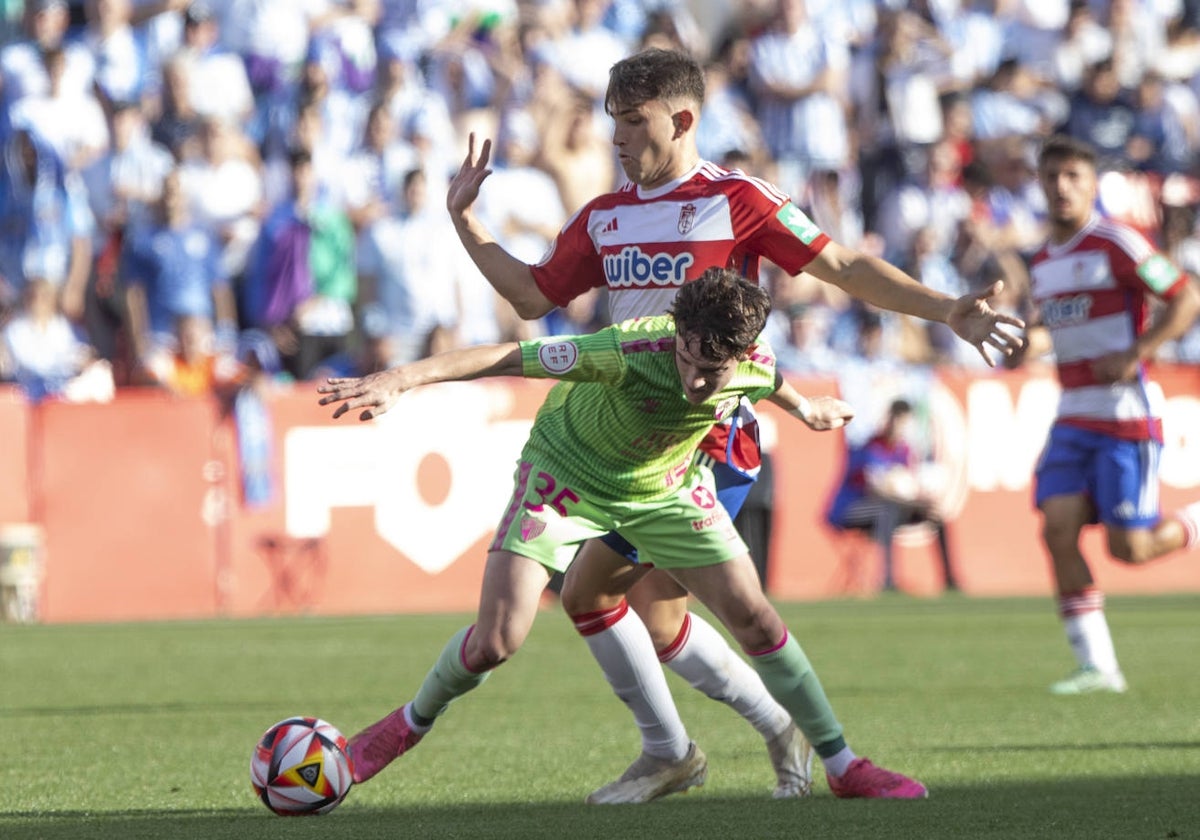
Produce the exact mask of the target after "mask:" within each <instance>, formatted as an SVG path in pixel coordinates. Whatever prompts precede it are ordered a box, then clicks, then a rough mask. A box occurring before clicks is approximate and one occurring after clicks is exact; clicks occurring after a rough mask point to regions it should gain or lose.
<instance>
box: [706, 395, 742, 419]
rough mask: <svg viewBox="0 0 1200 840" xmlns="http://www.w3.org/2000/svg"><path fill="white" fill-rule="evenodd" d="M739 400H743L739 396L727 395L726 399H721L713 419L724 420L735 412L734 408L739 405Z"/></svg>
mask: <svg viewBox="0 0 1200 840" xmlns="http://www.w3.org/2000/svg"><path fill="white" fill-rule="evenodd" d="M739 402H741V400H739V399H738V398H737V397H726V398H725V399H723V400H721V401H720V402H719V403H717V410H716V411H714V412H713V419H714V420H724V419H725V418H726V417H728V416H729V415H730V414H732V413H733V410H734V409H735V408H737V407H738V403H739Z"/></svg>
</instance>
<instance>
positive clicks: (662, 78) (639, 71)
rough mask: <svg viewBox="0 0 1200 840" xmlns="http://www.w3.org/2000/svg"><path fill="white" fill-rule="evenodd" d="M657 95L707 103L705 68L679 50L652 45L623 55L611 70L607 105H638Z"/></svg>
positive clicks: (607, 106)
mask: <svg viewBox="0 0 1200 840" xmlns="http://www.w3.org/2000/svg"><path fill="white" fill-rule="evenodd" d="M656 99H663V100H665V99H691V100H694V101H695V102H696V104H697V105H703V104H704V71H703V70H702V69H701V68H700V64H699V63H698V62H697V61H696V59H694V58H692V57H691V56H690V55H688V54H687V53H684V52H679V51H678V50H663V49H658V48H654V49H649V50H643V51H642V52H639V53H635V54H634V55H631V56H629V57H628V58H623V59H621V60H620V61H618V62H617V63H616V64H614V65H613V66H612V67H611V68H610V69H609V71H608V90H607V91H605V93H604V108H605V110H607V111H608V112H609V113H610V114H611V113H612V112H613V110H614V109H615V108H616V107H617V106H619V105H624V106H631V105H632V106H637V105H641V104H642V103H643V102H650V101H651V100H656Z"/></svg>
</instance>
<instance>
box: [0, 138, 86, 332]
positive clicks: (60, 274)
mask: <svg viewBox="0 0 1200 840" xmlns="http://www.w3.org/2000/svg"><path fill="white" fill-rule="evenodd" d="M94 229H95V219H94V218H93V216H92V212H91V209H90V208H89V207H88V203H87V196H86V191H85V188H84V186H83V183H82V181H81V180H80V178H79V175H78V173H74V172H68V171H67V170H66V169H65V167H64V166H63V164H62V162H61V161H60V160H59V159H58V156H57V155H55V154H54V150H53V149H51V148H50V146H49V145H48V144H47V143H46V142H45V141H44V140H42V139H41V138H40V137H39V136H38V135H37V134H35V133H32V132H30V131H28V130H25V129H18V130H16V131H14V132H13V134H12V137H11V138H10V140H9V141H8V143H7V144H6V145H5V147H4V168H3V171H0V311H2V310H3V309H5V308H7V307H8V306H11V305H13V303H15V302H16V300H18V299H19V297H20V296H21V295H22V294H23V292H24V287H25V283H26V280H27V279H29V278H34V277H36V278H40V279H43V280H46V281H48V282H49V283H50V284H51V285H52V286H53V287H54V288H55V289H56V290H57V292H58V296H59V304H60V306H61V309H62V312H63V314H64V315H65V316H66V317H67V318H68V319H69V320H71V321H74V322H78V321H79V320H80V319H81V318H82V317H83V310H84V299H85V291H86V288H87V280H88V273H89V271H90V268H91V261H92V233H93V231H94Z"/></svg>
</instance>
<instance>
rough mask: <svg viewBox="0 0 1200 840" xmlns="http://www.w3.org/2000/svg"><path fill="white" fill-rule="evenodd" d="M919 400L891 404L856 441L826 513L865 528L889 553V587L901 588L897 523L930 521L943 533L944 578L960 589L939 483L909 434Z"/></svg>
mask: <svg viewBox="0 0 1200 840" xmlns="http://www.w3.org/2000/svg"><path fill="white" fill-rule="evenodd" d="M912 420H913V406H912V404H911V403H910V402H909V401H908V400H905V399H897V400H895V401H893V402H892V403H891V405H890V406H888V410H887V417H886V419H885V420H884V422H883V425H882V426H881V427H880V428H879V430H878V431H877V432H876V433H875V434H874V435H873V436H872V437H871V439H870V440H868V441H867V442H866V443H865V444H864V445H862V446H856V447H850V448H849V449H848V450H847V452H846V463H845V466H844V468H843V471H842V477H841V479H840V481H839V484H838V487H837V490H836V492H835V494H834V496H833V498H832V500H831V502H830V504H829V508H828V510H827V512H826V514H825V518H826V521H828V522H829V524H830V525H832V526H833V527H834V528H836V529H838V530H862V531H865V532H867V534H869V535H870V537H871V539H872V540H873V541H874V542H875V543H876V544H877V545H878V546H879V548H880V551H881V552H882V554H883V570H882V575H883V579H882V581H881V582H880V588H881V589H882V590H883V591H885V592H890V591H893V590H895V589H896V578H895V566H894V563H893V556H894V551H893V548H894V547H893V542H894V538H895V535H896V529H897V528H899V527H900V526H902V525H912V524H916V523H918V522H927V523H929V524H930V525H931V526H932V527H933V529H934V532H935V534H936V536H937V545H938V554H939V557H940V559H941V564H942V573H943V579H944V581H945V587H946V589H948V590H956V589H958V582H957V581H956V579H955V576H954V567H953V563H952V562H951V559H950V546H949V542H948V540H947V538H946V526H945V523H943V522H942V520H941V517H940V516H939V515H938V512H937V506H936V498H937V497H936V495H935V494H936V488H933V487H929V486H923V482H922V476H921V472H920V470H919V469H918V464H917V461H916V459H915V458H914V457H913V453H912V450H911V449H910V448H909V444H908V441H907V435H908V433H909V428H910V426H911V423H912Z"/></svg>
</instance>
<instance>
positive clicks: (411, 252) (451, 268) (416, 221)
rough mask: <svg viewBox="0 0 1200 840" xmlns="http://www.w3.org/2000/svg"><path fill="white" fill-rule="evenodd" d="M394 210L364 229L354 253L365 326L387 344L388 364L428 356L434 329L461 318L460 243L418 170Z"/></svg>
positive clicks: (408, 177)
mask: <svg viewBox="0 0 1200 840" xmlns="http://www.w3.org/2000/svg"><path fill="white" fill-rule="evenodd" d="M397 206H398V207H399V208H400V209H399V210H398V211H397V212H395V213H391V214H389V215H387V216H385V217H383V218H382V219H380V220H379V221H377V222H376V223H375V224H373V225H372V226H371V227H370V228H368V229H367V230H366V232H365V233H364V234H363V237H362V244H361V246H360V248H359V255H358V270H359V285H360V288H361V290H362V294H361V300H362V302H363V305H364V322H365V323H364V326H369V331H370V332H371V333H373V334H376V335H378V336H380V337H381V339H382V340H385V341H386V342H387V344H388V345H389V346H388V348H387V350H386V355H387V357H388V359H389V362H388V366H392V365H397V364H403V363H404V362H411V361H413V360H415V359H419V358H422V357H423V356H425V355H427V354H428V347H429V342H430V338H431V335H432V333H433V331H434V330H435V329H437V328H442V329H444V330H450V331H453V330H455V329H456V328H457V326H458V319H459V288H458V282H457V274H458V271H459V264H460V263H459V261H458V259H457V253H458V249H457V248H456V247H455V246H456V245H457V244H458V240H457V238H456V236H455V234H454V229H453V228H452V227H451V225H450V220H449V218H448V217H447V216H446V214H445V212H444V211H443V209H442V207H441V205H440V204H431V203H430V201H429V192H428V186H427V182H426V180H425V175H424V173H423V172H422V171H421V170H420V169H414V170H412V171H410V172H409V173H408V174H407V175H405V176H404V181H403V184H402V187H401V196H400V197H399V200H398V201H397Z"/></svg>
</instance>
